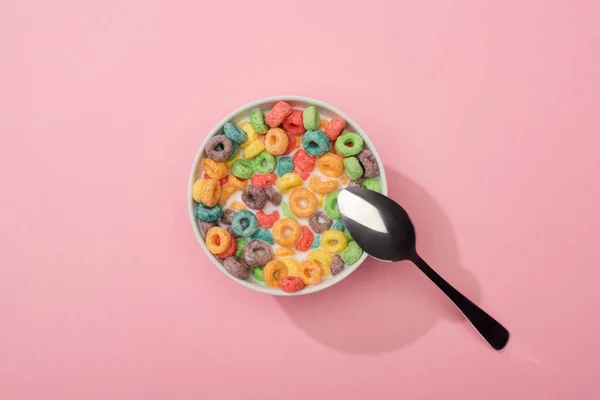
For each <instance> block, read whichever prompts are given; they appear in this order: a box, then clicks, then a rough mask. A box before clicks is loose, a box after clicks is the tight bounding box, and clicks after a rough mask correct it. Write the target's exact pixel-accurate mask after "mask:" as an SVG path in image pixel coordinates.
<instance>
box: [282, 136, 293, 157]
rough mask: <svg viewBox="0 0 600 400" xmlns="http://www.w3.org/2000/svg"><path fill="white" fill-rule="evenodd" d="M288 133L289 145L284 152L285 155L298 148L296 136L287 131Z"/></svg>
mask: <svg viewBox="0 0 600 400" xmlns="http://www.w3.org/2000/svg"><path fill="white" fill-rule="evenodd" d="M286 135H287V137H288V146H287V149H285V151H284V152H283V155H286V154H290V153H291V152H292V151H293V150H294V149H295V148H296V136H294V135H292V134H291V133H286Z"/></svg>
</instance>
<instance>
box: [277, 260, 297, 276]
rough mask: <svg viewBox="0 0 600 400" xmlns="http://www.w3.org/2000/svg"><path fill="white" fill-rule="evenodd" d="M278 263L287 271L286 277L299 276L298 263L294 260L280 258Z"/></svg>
mask: <svg viewBox="0 0 600 400" xmlns="http://www.w3.org/2000/svg"><path fill="white" fill-rule="evenodd" d="M279 261H281V262H282V263H284V264H285V266H286V267H287V269H288V275H292V276H300V268H299V265H300V263H299V262H298V260H296V259H295V258H280V259H279Z"/></svg>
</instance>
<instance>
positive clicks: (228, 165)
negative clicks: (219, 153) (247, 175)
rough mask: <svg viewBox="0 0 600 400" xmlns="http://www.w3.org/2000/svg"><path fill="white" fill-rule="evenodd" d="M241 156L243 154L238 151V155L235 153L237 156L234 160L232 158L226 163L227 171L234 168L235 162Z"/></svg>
mask: <svg viewBox="0 0 600 400" xmlns="http://www.w3.org/2000/svg"><path fill="white" fill-rule="evenodd" d="M240 154H242V152H241V151H238V152H237V153H235V156H233V158H230V159H229V160H227V161H225V166H226V167H227V169H231V168H232V167H233V162H234V161H235V160H237V159H238V158H240Z"/></svg>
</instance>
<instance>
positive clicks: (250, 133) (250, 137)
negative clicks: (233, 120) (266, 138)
mask: <svg viewBox="0 0 600 400" xmlns="http://www.w3.org/2000/svg"><path fill="white" fill-rule="evenodd" d="M238 126H239V127H240V128H242V130H243V131H244V132H246V136H247V138H246V141H245V142H244V143H242V144H240V147H241V148H242V149H243V148H245V147H246V146H248V145H249V144H250V143H252V142H254V141H255V140H256V138H258V133H256V131H255V130H254V128H253V127H252V124H251V123H250V121H244V122H240V123H239V124H238Z"/></svg>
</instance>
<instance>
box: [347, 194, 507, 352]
mask: <svg viewBox="0 0 600 400" xmlns="http://www.w3.org/2000/svg"><path fill="white" fill-rule="evenodd" d="M338 207H339V209H340V212H341V214H342V220H343V221H344V225H346V228H347V229H348V231H349V232H350V235H352V237H353V238H354V240H355V241H356V243H357V244H358V245H359V246H360V247H361V248H362V249H363V250H364V251H365V252H366V253H367V254H369V255H371V256H372V257H374V258H377V259H379V260H382V261H402V260H410V261H412V262H413V263H414V264H415V265H416V266H417V267H419V269H420V270H421V271H422V272H423V273H424V274H425V275H427V277H428V278H429V279H431V280H432V281H433V283H435V284H436V285H437V286H438V287H439V288H440V289H441V290H442V291H443V292H444V293H445V294H446V295H447V296H448V298H450V300H452V302H453V303H454V305H455V306H456V307H457V308H458V309H459V310H460V312H461V313H462V314H463V315H464V316H465V318H467V320H468V321H469V322H470V323H471V324H472V325H473V327H475V329H477V331H478V332H479V334H480V335H481V336H482V337H483V338H484V339H485V340H486V341H487V342H488V343H489V345H490V346H492V347H493V348H494V349H496V350H501V349H503V348H504V347H505V346H506V343H508V338H509V333H508V330H507V329H506V328H505V327H503V326H502V325H501V324H500V323H499V322H498V321H496V320H495V319H494V318H492V317H491V316H490V315H489V314H487V313H486V312H485V311H483V310H482V309H481V308H479V307H478V306H476V305H475V304H474V303H473V302H472V301H471V300H469V299H467V298H466V297H465V296H464V295H462V294H461V293H460V292H459V291H458V290H456V289H455V288H454V287H452V285H450V284H449V283H448V282H446V281H445V280H444V279H443V278H442V277H441V276H440V275H438V274H437V273H436V272H435V271H434V270H433V269H432V268H431V267H430V266H429V265H428V264H427V263H426V262H425V261H424V260H423V259H422V258H421V257H420V256H419V254H418V253H417V249H416V234H415V228H414V225H413V223H412V221H411V220H410V217H409V216H408V213H407V212H406V211H405V210H404V208H402V207H401V206H400V205H399V204H398V203H396V202H395V201H394V200H392V199H390V198H389V197H387V196H384V195H382V194H379V193H377V192H374V191H372V190H367V189H363V188H356V187H352V188H346V189H344V190H342V191H341V192H340V194H339V195H338Z"/></svg>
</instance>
